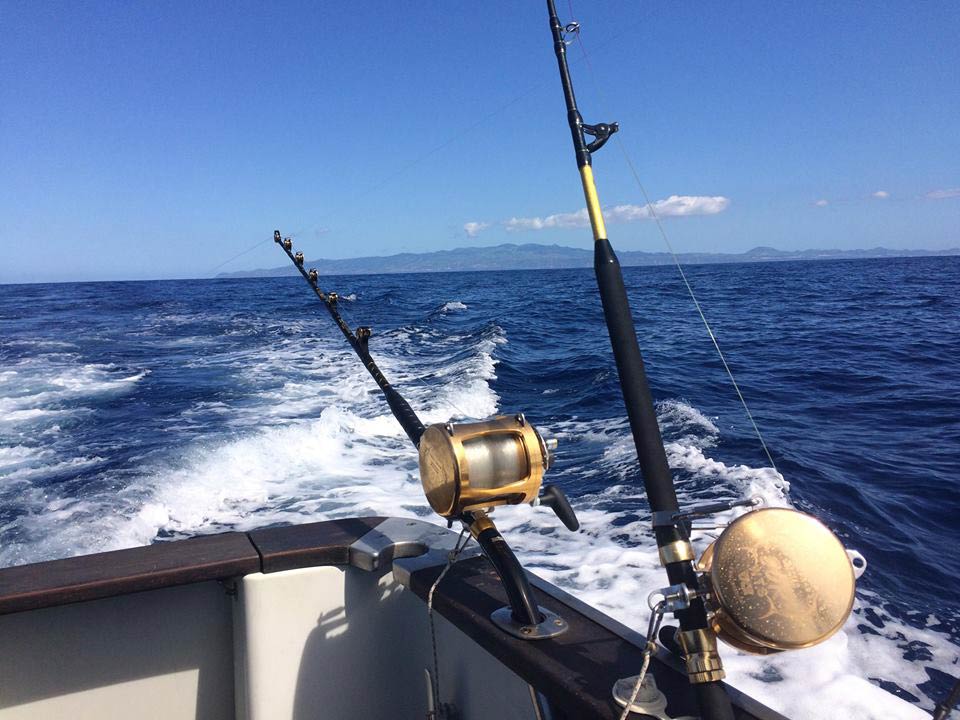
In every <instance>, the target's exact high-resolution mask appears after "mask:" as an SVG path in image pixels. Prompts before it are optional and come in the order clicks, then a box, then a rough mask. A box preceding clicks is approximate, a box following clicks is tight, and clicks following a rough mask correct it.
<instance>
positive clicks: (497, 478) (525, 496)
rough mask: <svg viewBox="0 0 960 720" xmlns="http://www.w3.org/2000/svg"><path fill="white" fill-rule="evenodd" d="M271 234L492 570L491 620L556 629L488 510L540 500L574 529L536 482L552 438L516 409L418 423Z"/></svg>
mask: <svg viewBox="0 0 960 720" xmlns="http://www.w3.org/2000/svg"><path fill="white" fill-rule="evenodd" d="M273 239H274V241H275V242H276V243H277V244H278V245H280V247H282V248H283V250H284V252H285V253H286V254H287V257H289V258H290V260H291V261H292V262H293V264H294V265H295V266H296V268H297V269H298V270H299V271H300V274H301V275H302V276H303V278H304V280H306V281H307V284H308V285H310V287H311V289H312V290H313V291H314V293H315V294H316V296H317V297H318V298H319V299H320V300H321V302H323V304H324V306H325V307H326V308H327V311H328V312H329V313H330V317H332V318H333V321H334V322H335V323H336V324H337V327H339V328H340V331H341V332H342V333H343V336H344V337H345V338H346V339H347V342H348V343H349V344H350V347H352V348H353V350H354V352H355V353H356V354H357V357H359V358H360V360H361V362H362V363H363V365H364V367H366V368H367V371H368V372H369V373H370V375H371V376H372V377H373V379H374V380H375V381H376V383H377V386H378V387H379V388H380V390H381V391H382V392H383V395H384V397H385V398H386V400H387V404H388V405H389V406H390V410H391V411H392V412H393V415H394V417H396V419H397V421H398V422H399V423H400V425H401V427H403V430H404V432H406V434H407V437H409V438H410V440H411V442H412V443H413V444H414V446H416V447H417V449H418V452H419V455H420V480H421V484H422V485H423V490H424V493H425V494H426V496H427V500H428V502H429V503H430V506H431V507H432V508H433V509H434V510H435V511H436V512H437V513H438V514H439V515H441V516H442V517H444V518H446V519H447V520H448V522H450V523H452V522H454V521H460V522H462V523H463V524H464V525H465V526H466V527H467V528H468V529H469V530H470V533H471V535H472V536H473V537H474V538H475V539H476V541H477V544H478V545H479V546H480V548H481V550H482V551H483V553H484V555H485V556H486V557H487V558H488V560H489V561H490V563H491V564H492V565H493V566H494V568H495V569H496V571H497V574H498V575H499V576H500V579H501V581H502V583H503V586H504V590H505V591H506V594H507V599H508V601H509V603H510V606H509V608H508V609H507V610H508V611H507V612H500V611H498V612H497V613H495V614H494V617H493V618H492V620H493V621H494V622H495V623H496V624H498V625H499V626H501V627H502V628H503V629H504V630H506V631H507V632H510V633H512V634H514V635H516V636H517V637H520V638H523V639H541V638H545V637H552V636H555V635H557V634H559V633H561V632H563V631H564V630H565V629H566V623H565V622H563V621H562V620H561V619H560V618H557V617H556V616H554V615H549V618H548V617H547V616H548V613H547V612H546V611H545V610H543V609H542V608H540V607H539V606H538V605H537V603H536V598H535V596H534V594H533V589H532V588H531V586H530V582H529V580H528V579H527V575H526V573H525V572H524V570H523V567H522V566H521V565H520V562H519V561H518V560H517V558H516V555H514V553H513V550H511V549H510V546H509V545H508V544H507V541H506V540H505V539H504V538H503V536H502V535H501V534H500V532H499V531H498V530H497V528H496V526H495V525H494V524H493V521H492V520H491V519H490V518H489V516H488V515H487V512H488V511H489V510H490V509H491V508H493V507H496V506H497V505H517V504H520V503H529V504H542V505H546V506H548V507H550V508H551V509H553V510H554V512H555V513H556V514H557V516H558V517H559V518H560V519H561V520H562V521H563V523H564V524H565V525H566V526H567V527H568V528H570V529H571V530H576V529H577V528H578V527H579V523H578V521H577V519H576V516H575V515H574V513H573V510H572V508H571V507H570V504H569V502H567V499H566V497H565V496H564V494H563V492H562V491H561V490H560V489H559V488H557V487H555V486H552V485H547V486H546V487H542V480H543V474H544V473H545V472H546V471H547V469H548V468H549V467H550V464H551V460H552V455H553V453H552V451H553V449H554V448H555V447H556V441H554V440H551V439H547V438H544V437H543V435H541V434H540V432H539V431H537V430H536V428H534V427H533V426H532V425H530V424H529V423H528V422H527V420H526V418H525V417H524V415H523V414H516V415H501V416H498V417H494V418H490V419H488V420H484V421H481V422H473V423H439V424H435V425H431V426H429V427H424V425H423V423H422V422H421V421H420V418H419V417H417V414H416V412H414V410H413V408H411V407H410V404H409V403H408V402H407V401H406V400H405V399H404V398H403V396H402V395H401V394H400V393H399V392H398V391H397V390H396V388H394V387H393V385H391V384H390V382H389V381H388V380H387V379H386V377H385V376H384V374H383V372H382V371H381V370H380V368H379V367H378V366H377V364H376V362H375V361H374V359H373V357H372V356H371V355H370V350H369V340H370V337H371V334H372V333H371V330H370V328H369V327H366V326H361V327H358V328H357V329H356V330H351V329H350V327H349V326H348V325H347V323H346V322H345V321H344V319H343V317H342V315H341V314H340V311H339V309H338V307H337V304H338V296H337V294H336V293H334V292H324V291H323V290H322V289H321V288H320V286H319V279H320V278H319V273H318V272H317V271H316V270H315V269H311V270H307V269H305V267H304V258H303V253H302V252H297V253H294V252H293V241H292V240H291V239H290V238H285V239H281V235H280V231H279V230H277V231H275V232H274V235H273ZM541 489H542V491H543V492H542V494H541ZM548 620H549V622H548Z"/></svg>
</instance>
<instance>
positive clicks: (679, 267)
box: [567, 0, 783, 478]
mask: <svg viewBox="0 0 960 720" xmlns="http://www.w3.org/2000/svg"><path fill="white" fill-rule="evenodd" d="M567 4H568V6H569V8H570V17H571V18H572V17H573V16H574V12H573V0H567ZM577 26H578V28H579V23H578V24H577ZM576 39H577V44H578V45H579V46H580V52H581V54H582V56H583V61H584V63H585V64H586V66H587V71H588V72H589V74H590V80H591V82H592V83H593V86H594V88H595V89H596V91H597V94H598V95H599V96H600V99H601V102H603V104H605V105H607V104H608V103H607V100H606V96H605V95H604V92H603V88H602V87H601V86H600V83H599V82H597V76H596V73H595V72H594V69H593V64H592V63H591V62H590V56H589V54H587V48H586V46H585V45H584V44H583V36H582V34H581V33H580V32H577V33H576ZM613 139H614V141H615V142H616V144H617V147H618V148H620V153H621V155H623V159H624V161H625V162H626V163H627V167H628V168H629V169H630V174H631V175H633V179H634V181H635V182H636V183H637V187H638V188H640V194H641V195H642V196H643V201H644V203H645V204H646V207H647V211H648V212H649V213H650V217H651V218H653V221H654V223H656V226H657V230H659V232H660V237H661V238H662V239H663V243H664V245H666V247H667V251H668V252H669V253H670V257H671V258H672V259H673V264H674V265H675V266H676V268H677V272H679V273H680V278H681V279H682V280H683V284H684V285H685V286H686V288H687V293H688V294H689V295H690V299H691V300H692V301H693V305H694V307H695V308H696V309H697V313H698V314H699V315H700V319H701V320H702V321H703V326H704V327H705V328H706V330H707V335H709V336H710V341H711V342H712V343H713V347H714V349H715V350H716V351H717V355H718V356H719V358H720V362H721V363H722V364H723V369H724V370H725V371H726V373H727V377H728V378H729V379H730V384H731V385H733V389H734V390H735V391H736V393H737V397H738V398H739V399H740V404H741V405H742V406H743V411H744V412H745V413H746V415H747V419H748V420H749V421H750V424H751V425H752V426H753V431H754V433H756V436H757V439H758V440H759V441H760V446H761V447H762V448H763V452H764V453H765V454H766V456H767V460H768V461H769V462H770V467H771V468H773V471H774V472H775V473H777V475H780V477H781V478H782V477H783V475H782V473H781V472H780V470H779V469H777V464H776V463H775V462H774V460H773V454H772V453H771V452H770V449H769V448H768V447H767V443H766V441H765V440H764V439H763V433H762V432H760V427H759V426H758V425H757V422H756V420H754V418H753V413H752V412H750V407H749V406H748V405H747V400H746V398H745V397H744V396H743V392H742V391H741V390H740V385H739V384H738V383H737V379H736V378H735V377H734V375H733V370H731V369H730V365H729V364H728V363H727V358H726V357H725V356H724V354H723V351H722V350H721V349H720V343H719V342H718V341H717V336H716V335H715V334H714V332H713V328H712V327H711V326H710V323H709V321H708V320H707V316H706V314H705V313H704V312H703V308H702V306H701V305H700V301H699V300H698V299H697V295H696V293H695V292H694V291H693V286H692V285H691V284H690V281H689V280H688V279H687V274H686V273H685V272H684V271H683V266H682V265H681V264H680V259H679V258H678V257H677V253H676V252H675V251H674V249H673V244H672V243H671V242H670V238H669V237H668V236H667V231H666V230H665V229H664V227H663V222H661V220H660V216H659V215H658V214H657V211H656V208H654V206H653V202H652V201H651V200H650V195H649V194H648V193H647V189H646V187H644V185H643V182H642V181H641V180H640V174H639V173H638V172H637V168H636V166H635V165H634V163H633V160H632V158H631V157H630V153H629V152H628V151H627V147H626V145H624V143H623V140H621V139H620V136H619V135H614V138H613Z"/></svg>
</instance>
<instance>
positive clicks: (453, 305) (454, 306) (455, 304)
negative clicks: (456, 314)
mask: <svg viewBox="0 0 960 720" xmlns="http://www.w3.org/2000/svg"><path fill="white" fill-rule="evenodd" d="M467 307H468V306H467V305H465V304H464V303H462V302H460V301H459V300H451V301H450V302H448V303H447V304H446V305H444V306H443V307H442V308H441V310H442V311H443V312H452V311H454V310H466V309H467Z"/></svg>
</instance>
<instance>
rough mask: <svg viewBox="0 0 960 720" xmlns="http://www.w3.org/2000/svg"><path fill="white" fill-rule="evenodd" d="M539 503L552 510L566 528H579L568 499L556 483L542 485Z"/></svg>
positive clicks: (574, 529) (578, 522)
mask: <svg viewBox="0 0 960 720" xmlns="http://www.w3.org/2000/svg"><path fill="white" fill-rule="evenodd" d="M540 504H541V505H546V506H547V507H548V508H550V509H551V510H553V512H555V513H556V514H557V517H558V518H560V522H562V523H563V524H564V525H565V526H566V527H567V530H573V531H576V530H579V529H580V521H579V520H578V519H577V514H576V513H575V512H574V511H573V506H572V505H570V501H569V500H567V496H566V494H565V493H564V492H563V490H561V489H560V488H558V487H557V486H556V485H544V486H543V492H542V493H540Z"/></svg>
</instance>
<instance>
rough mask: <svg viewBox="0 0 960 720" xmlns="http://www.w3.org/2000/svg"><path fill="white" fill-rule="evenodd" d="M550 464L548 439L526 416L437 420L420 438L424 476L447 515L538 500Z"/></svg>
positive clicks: (429, 495)
mask: <svg viewBox="0 0 960 720" xmlns="http://www.w3.org/2000/svg"><path fill="white" fill-rule="evenodd" d="M549 466H550V449H549V446H548V443H547V441H545V440H544V439H543V437H542V436H541V435H540V433H539V432H537V430H536V429H535V428H534V427H533V426H532V425H530V424H529V423H528V422H527V421H526V419H525V418H524V416H523V415H499V416H497V417H494V418H491V419H489V420H484V421H482V422H475V423H462V424H452V423H447V424H438V425H431V426H430V427H428V428H427V429H426V431H425V432H424V433H423V436H422V437H421V438H420V481H421V482H422V483H423V491H424V493H425V494H426V496H427V500H428V501H429V503H430V507H432V508H433V509H434V510H435V511H436V512H437V513H438V514H440V515H442V516H443V517H446V518H453V517H458V516H460V515H462V514H463V513H464V512H467V511H470V510H478V509H482V508H489V507H493V506H495V505H519V504H520V503H528V502H533V501H534V500H536V499H537V493H538V492H539V490H540V483H541V481H542V480H543V473H544V472H545V471H546V470H547V468H549Z"/></svg>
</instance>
